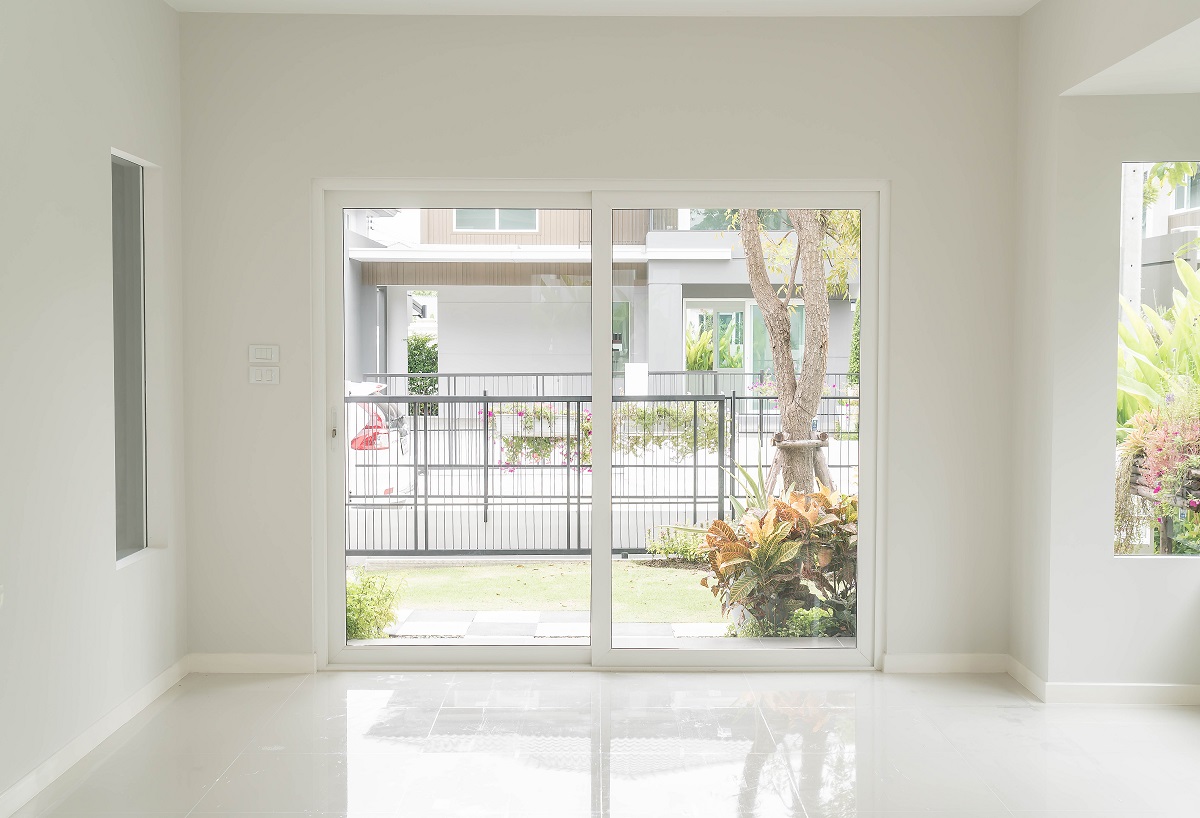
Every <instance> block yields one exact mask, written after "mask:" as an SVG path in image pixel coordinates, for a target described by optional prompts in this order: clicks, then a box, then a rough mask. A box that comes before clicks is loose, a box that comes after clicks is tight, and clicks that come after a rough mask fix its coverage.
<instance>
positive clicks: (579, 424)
mask: <svg viewBox="0 0 1200 818" xmlns="http://www.w3.org/2000/svg"><path fill="white" fill-rule="evenodd" d="M575 417H576V418H577V421H576V428H577V429H578V430H579V431H578V435H577V437H576V441H577V442H576V446H575V475H576V477H575V481H576V482H575V547H576V548H577V549H582V548H583V402H582V401H579V402H577V403H576V404H575ZM567 431H568V432H570V429H568V430H567Z"/></svg>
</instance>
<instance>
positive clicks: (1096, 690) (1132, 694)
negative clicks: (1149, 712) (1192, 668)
mask: <svg viewBox="0 0 1200 818" xmlns="http://www.w3.org/2000/svg"><path fill="white" fill-rule="evenodd" d="M1044 700H1045V701H1046V702H1049V703H1053V704H1178V705H1200V685H1191V684H1140V683H1109V684H1106V683H1098V684H1089V683H1077V682H1047V683H1046V696H1045V698H1044Z"/></svg>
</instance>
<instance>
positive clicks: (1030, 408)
mask: <svg viewBox="0 0 1200 818" xmlns="http://www.w3.org/2000/svg"><path fill="white" fill-rule="evenodd" d="M1198 15H1200V2H1197V0H1145V2H1138V3H1129V2H1126V0H1041V2H1039V3H1038V4H1037V5H1036V6H1034V8H1033V9H1032V10H1031V11H1030V12H1028V13H1027V14H1025V15H1024V16H1023V17H1021V20H1020V55H1019V63H1018V78H1019V79H1018V83H1019V87H1020V101H1019V116H1018V132H1017V133H1018V161H1017V169H1018V171H1019V179H1018V182H1019V190H1020V195H1019V208H1018V212H1019V214H1020V222H1019V226H1018V228H1019V231H1018V248H1019V255H1018V259H1017V267H1016V276H1015V285H1016V286H1015V290H1016V293H1015V295H1016V298H1015V301H1014V302H1011V303H1013V304H1014V306H1015V309H1014V310H1013V311H1012V316H1013V322H1014V323H1013V347H1012V353H1013V354H1012V355H1011V358H1012V361H1013V365H1014V370H1013V373H1012V376H1011V377H1012V379H1013V388H1012V389H1011V391H1009V392H1008V393H1007V394H1008V401H1009V404H1008V405H1009V407H1010V412H1009V418H1008V423H1009V426H1008V429H1007V434H1008V435H1010V436H1011V439H1012V441H1013V456H1014V460H1013V463H1014V464H1015V465H1016V468H1014V469H1013V472H1012V487H1011V498H1012V502H1013V508H1015V509H1020V513H1019V514H1017V515H1014V516H1013V523H1012V525H1013V527H1014V528H1013V531H1012V541H1011V544H1010V546H1009V548H1010V550H1009V551H1008V560H1007V561H1008V562H1009V563H1011V565H1013V566H1017V568H1014V570H1016V571H1017V573H1016V574H1015V575H1014V579H1013V581H1012V582H1011V583H1010V587H1011V599H1010V603H1009V609H1010V611H1011V622H1010V631H1011V640H1010V644H1009V653H1010V654H1011V655H1012V656H1013V658H1014V659H1016V660H1017V661H1018V662H1020V663H1021V664H1022V665H1024V666H1025V667H1026V668H1028V669H1029V670H1030V671H1032V672H1033V673H1034V674H1035V675H1036V676H1038V677H1039V678H1041V679H1043V680H1045V679H1047V678H1048V674H1049V672H1050V662H1049V658H1050V644H1051V642H1050V633H1051V607H1050V599H1051V595H1052V593H1057V589H1056V588H1054V587H1053V585H1052V577H1051V552H1052V549H1053V547H1054V544H1055V539H1054V536H1055V535H1054V533H1053V531H1052V527H1053V525H1054V520H1053V519H1052V518H1053V516H1054V515H1056V514H1057V515H1059V516H1060V517H1062V522H1061V526H1060V527H1069V526H1070V525H1071V522H1072V521H1073V520H1075V519H1076V515H1077V514H1078V513H1079V509H1077V508H1071V507H1068V506H1065V505H1062V504H1060V503H1059V501H1058V498H1057V497H1056V496H1055V495H1054V491H1055V489H1056V486H1055V484H1054V482H1055V481H1054V479H1053V478H1054V477H1055V475H1053V474H1052V467H1057V468H1060V469H1063V470H1064V471H1063V472H1062V474H1061V475H1058V476H1060V477H1061V478H1062V479H1066V480H1070V479H1074V477H1076V476H1077V475H1078V472H1077V471H1076V466H1077V463H1075V462H1072V461H1071V460H1070V459H1068V460H1067V461H1063V462H1060V461H1056V460H1054V457H1053V454H1052V452H1053V448H1052V447H1053V443H1054V436H1055V434H1056V433H1057V432H1058V428H1057V427H1056V426H1055V425H1054V395H1055V394H1056V390H1055V383H1056V380H1058V379H1065V381H1067V382H1069V381H1070V380H1071V372H1070V367H1069V366H1068V367H1066V368H1065V369H1062V367H1063V363H1062V362H1061V360H1060V359H1058V358H1057V357H1054V356H1048V355H1047V354H1046V350H1047V349H1049V348H1050V346H1049V345H1050V344H1051V342H1052V335H1051V327H1052V326H1053V325H1054V324H1055V322H1056V321H1058V320H1059V319H1061V318H1062V316H1060V315H1059V314H1058V313H1056V312H1055V311H1054V304H1053V302H1052V300H1051V299H1050V298H1048V297H1047V295H1048V294H1049V292H1050V287H1051V284H1052V282H1053V281H1054V275H1055V271H1056V269H1057V265H1058V264H1059V263H1060V262H1061V259H1060V258H1059V256H1058V251H1059V247H1060V245H1059V244H1058V242H1057V236H1056V230H1057V228H1058V216H1059V213H1058V208H1059V207H1060V206H1061V204H1062V203H1061V201H1060V199H1059V197H1058V184H1059V177H1058V166H1059V162H1060V159H1061V158H1062V155H1063V154H1064V153H1070V152H1072V151H1074V150H1076V149H1077V148H1079V147H1080V145H1082V144H1083V142H1086V141H1087V140H1086V139H1081V140H1079V141H1077V142H1075V143H1069V144H1068V143H1064V142H1063V141H1062V140H1061V139H1060V136H1059V134H1060V115H1061V114H1060V106H1061V105H1062V101H1061V99H1060V94H1062V93H1063V92H1064V91H1066V90H1068V89H1070V88H1072V87H1073V86H1075V85H1076V84H1078V83H1080V82H1082V81H1083V80H1085V79H1087V78H1088V77H1090V76H1092V75H1094V74H1096V73H1098V72H1099V71H1101V70H1103V69H1105V68H1107V67H1108V66H1110V65H1112V64H1113V63H1115V62H1117V61H1119V60H1121V59H1123V58H1125V57H1127V56H1129V55H1130V54H1132V53H1134V52H1136V51H1138V50H1139V49H1141V48H1143V47H1145V46H1147V45H1149V44H1150V43H1153V42H1154V41H1156V40H1158V39H1160V38H1161V37H1163V36H1165V35H1167V34H1169V33H1171V32H1172V31H1175V30H1176V29H1178V28H1180V27H1181V26H1183V25H1186V24H1187V23H1190V22H1192V21H1193V20H1195V19H1196V18H1197V16H1198ZM1081 32H1084V33H1085V34H1086V36H1080V35H1081ZM1159 124H1160V125H1161V123H1159ZM1164 130H1166V129H1164ZM1089 138H1090V137H1089ZM1128 158H1130V159H1132V160H1133V161H1140V160H1147V159H1151V158H1152V157H1149V156H1142V155H1138V156H1131V157H1128ZM1104 224H1106V223H1105V222H1097V223H1095V224H1093V225H1092V229H1093V230H1094V231H1095V233H1094V235H1096V236H1102V235H1106V234H1105V232H1104V231H1105V230H1106V228H1105V227H1104ZM1107 224H1111V225H1113V228H1112V234H1113V236H1115V235H1116V232H1117V228H1116V225H1117V224H1118V222H1117V220H1116V218H1115V217H1114V220H1113V221H1111V222H1107ZM1113 275H1114V276H1115V275H1116V273H1115V272H1114V273H1113ZM1112 280H1113V281H1115V280H1116V279H1115V278H1114V279H1112ZM1105 281H1106V282H1107V281H1108V279H1105ZM1106 286H1107V285H1106ZM1112 292H1114V293H1115V292H1116V290H1115V285H1114V289H1113V290H1112ZM1110 305H1111V302H1110ZM1075 311H1076V310H1075V309H1072V310H1071V312H1072V313H1074V312H1075ZM1105 314H1106V316H1107V317H1109V318H1111V317H1112V315H1113V314H1114V312H1113V311H1112V310H1108V311H1106V313H1105ZM1114 332H1115V330H1114ZM1097 348H1098V349H1106V348H1107V349H1111V346H1108V347H1104V346H1100V347H1097ZM1093 354H1094V353H1093ZM1006 357H1007V356H1006ZM1100 357H1101V358H1105V356H1103V355H1101V356H1100ZM1106 360H1107V361H1109V362H1111V359H1110V358H1106ZM1109 376H1110V377H1112V378H1114V383H1115V375H1114V374H1113V373H1112V372H1111V371H1110V372H1109ZM1108 516H1109V515H1108V512H1105V515H1104V519H1105V520H1106V521H1107V519H1108ZM1108 658H1109V660H1110V661H1112V660H1113V657H1111V656H1109V657H1108Z"/></svg>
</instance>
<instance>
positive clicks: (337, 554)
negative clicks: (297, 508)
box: [311, 179, 889, 670]
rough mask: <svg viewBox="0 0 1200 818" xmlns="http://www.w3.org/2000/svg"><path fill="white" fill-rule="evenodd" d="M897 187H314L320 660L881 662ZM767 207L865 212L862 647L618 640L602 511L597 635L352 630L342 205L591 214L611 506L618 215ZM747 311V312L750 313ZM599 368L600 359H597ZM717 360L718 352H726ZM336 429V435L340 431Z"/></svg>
mask: <svg viewBox="0 0 1200 818" xmlns="http://www.w3.org/2000/svg"><path fill="white" fill-rule="evenodd" d="M888 195H889V188H888V183H887V182H886V181H881V180H847V181H833V182H812V181H809V182H805V181H789V182H779V181H753V182H743V183H732V182H715V181H714V182H686V183H685V182H671V183H651V182H633V181H630V182H625V181H607V182H605V181H600V180H595V181H590V182H589V181H579V180H562V181H555V180H512V179H490V180H489V179H473V180H466V179H462V180H459V179H454V180H449V179H412V180H396V179H380V180H360V179H321V180H316V181H315V182H314V185H313V200H312V201H313V206H312V227H313V267H312V282H311V283H312V297H313V309H312V330H313V369H312V375H313V378H312V398H313V416H312V430H313V434H312V447H311V454H312V461H313V498H314V508H313V520H312V523H313V545H314V548H313V572H314V582H313V595H314V606H313V630H314V648H315V652H316V662H317V667H318V668H328V669H355V668H363V669H381V668H394V669H414V668H453V669H463V668H478V669H498V668H500V669H502V668H525V669H533V668H558V669H567V668H571V669H587V668H594V669H602V668H603V669H622V668H626V669H681V670H683V669H688V670H806V669H808V670H869V669H872V668H881V667H882V658H883V655H882V654H883V645H882V639H880V638H879V636H880V635H881V634H882V633H883V628H882V615H883V605H882V601H883V600H882V587H881V584H880V583H879V582H878V581H877V577H879V576H881V575H882V566H883V559H882V557H883V555H882V551H881V548H880V543H881V535H882V530H883V521H884V514H883V513H882V510H883V509H884V508H885V504H884V499H885V498H884V486H883V483H882V479H881V476H882V474H883V473H884V470H883V468H882V466H883V464H884V463H885V457H884V454H885V453H884V442H885V441H884V440H883V438H882V435H881V432H882V424H881V420H880V419H881V418H882V417H885V416H886V411H885V409H886V406H885V401H886V394H885V391H884V389H883V388H882V385H883V384H884V383H885V382H886V381H885V379H884V377H883V375H884V373H885V369H886V360H885V355H884V352H885V351H884V349H883V348H882V345H881V344H880V343H879V338H881V337H884V335H885V332H886V309H885V307H886V276H884V275H883V274H882V268H883V266H884V260H885V258H886V252H885V250H886V248H885V240H886V236H887V223H886V218H887V212H888ZM680 203H684V204H687V205H688V206H690V207H705V208H728V207H738V206H761V205H764V204H766V205H769V206H771V207H780V208H802V209H817V208H821V209H856V210H859V211H861V213H862V230H861V236H862V238H861V246H860V287H861V293H862V300H863V302H864V306H863V313H862V319H861V322H862V323H861V341H860V348H861V353H860V354H861V360H862V372H863V374H862V377H861V379H860V396H861V400H862V410H861V413H860V438H859V452H860V476H859V487H860V488H859V497H860V518H859V531H860V543H859V566H858V567H859V579H858V588H859V594H858V628H857V638H856V647H854V648H828V649H823V648H806V649H787V648H779V649H769V648H768V649H752V650H748V649H722V648H704V649H695V650H689V649H686V648H613V646H612V625H611V623H612V562H613V560H612V558H611V557H612V555H611V550H610V549H609V548H606V547H604V546H603V545H602V544H604V543H611V538H612V515H611V514H600V513H594V514H592V515H591V517H592V522H591V542H592V543H593V548H592V553H591V563H590V567H591V571H590V574H591V603H590V617H591V628H590V644H589V645H587V646H583V645H530V646H525V645H504V646H486V645H461V646H460V645H355V646H348V645H346V644H345V639H344V633H345V631H344V623H345V610H346V609H345V600H346V596H345V592H346V589H345V540H344V537H345V530H344V524H345V513H344V508H345V473H344V469H343V468H342V454H343V453H342V447H343V446H344V445H345V443H344V441H345V433H346V432H345V430H344V429H342V428H341V427H342V423H343V421H342V417H343V408H342V407H343V394H344V367H343V363H342V362H343V361H344V356H343V344H344V341H343V330H344V328H343V317H342V299H343V290H342V288H343V275H344V269H343V267H344V255H343V245H342V242H343V210H345V209H354V208H450V207H514V208H529V207H536V208H540V209H553V208H563V209H585V210H586V209H590V210H591V212H592V244H591V250H592V253H591V255H592V260H591V264H592V289H591V305H592V325H591V347H592V348H591V352H592V355H591V358H592V415H593V419H594V423H593V438H592V448H593V473H592V507H593V508H594V509H602V508H611V506H612V472H611V468H612V426H611V418H612V405H613V402H612V393H613V389H612V372H611V366H610V362H611V357H612V304H613V289H612V282H613V275H612V264H613V245H612V214H613V211H614V210H626V209H659V208H678V206H679V204H680ZM744 320H749V319H748V316H747V318H746V319H744ZM598 363H599V365H597V364H598ZM714 365H715V361H714ZM334 432H336V434H334Z"/></svg>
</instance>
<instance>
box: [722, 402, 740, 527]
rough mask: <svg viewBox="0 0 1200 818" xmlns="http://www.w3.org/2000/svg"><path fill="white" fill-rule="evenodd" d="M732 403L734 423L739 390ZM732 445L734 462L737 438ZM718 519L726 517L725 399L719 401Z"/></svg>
mask: <svg viewBox="0 0 1200 818" xmlns="http://www.w3.org/2000/svg"><path fill="white" fill-rule="evenodd" d="M729 400H730V404H731V407H732V409H733V418H734V423H736V422H737V390H736V389H735V390H733V395H732V397H730V399H729ZM731 444H732V445H731V446H730V462H731V463H732V462H733V446H734V445H737V439H736V438H733V439H732V440H731ZM717 519H718V520H724V519H725V401H724V400H722V401H719V402H718V403H717Z"/></svg>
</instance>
